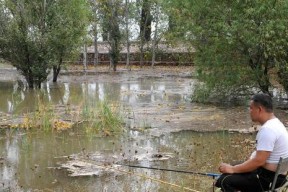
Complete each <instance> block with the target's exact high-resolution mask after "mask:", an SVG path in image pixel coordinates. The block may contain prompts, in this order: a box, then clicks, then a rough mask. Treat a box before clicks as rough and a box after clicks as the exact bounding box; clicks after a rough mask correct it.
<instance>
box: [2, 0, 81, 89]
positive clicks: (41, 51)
mask: <svg viewBox="0 0 288 192" xmlns="http://www.w3.org/2000/svg"><path fill="white" fill-rule="evenodd" d="M1 2H2V4H1V10H0V12H1V14H0V15H1V17H2V16H4V19H1V27H2V28H1V30H0V33H1V34H0V57H2V58H3V59H5V60H7V61H9V62H11V64H12V65H13V66H15V67H16V68H17V70H18V71H20V73H21V74H22V75H23V76H24V77H25V79H26V81H27V83H28V86H29V88H33V87H34V86H35V85H36V86H37V87H40V86H41V83H42V82H43V81H45V80H46V79H47V76H48V74H49V72H50V70H51V67H52V66H53V68H54V67H55V69H56V71H55V72H56V73H57V75H58V73H59V71H60V65H61V64H62V61H63V59H64V58H66V57H67V56H68V55H69V54H70V53H71V52H72V50H74V49H75V48H76V47H77V46H75V45H77V43H78V41H79V38H80V37H81V35H83V30H85V25H87V23H86V22H85V21H86V19H85V17H86V16H87V14H86V13H87V12H86V1H85V0H72V1H70V0H57V1H56V0H34V1H27V0H17V1H14V0H3V1H1ZM81 22H83V24H81ZM77 25H78V26H77Z"/></svg>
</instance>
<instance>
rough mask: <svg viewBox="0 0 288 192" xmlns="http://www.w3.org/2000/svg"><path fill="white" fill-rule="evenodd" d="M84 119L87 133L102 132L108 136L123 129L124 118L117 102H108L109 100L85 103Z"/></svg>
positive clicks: (83, 109)
mask: <svg viewBox="0 0 288 192" xmlns="http://www.w3.org/2000/svg"><path fill="white" fill-rule="evenodd" d="M82 119H83V121H84V122H86V123H85V125H86V132H87V133H92V132H94V133H100V134H104V135H106V136H110V135H113V134H117V133H120V132H121V131H123V130H124V129H123V127H124V126H123V125H124V120H123V117H122V116H121V113H120V106H119V105H118V104H117V103H110V104H109V103H108V102H107V100H103V101H98V102H97V103H94V104H91V103H85V104H84V106H83V108H82Z"/></svg>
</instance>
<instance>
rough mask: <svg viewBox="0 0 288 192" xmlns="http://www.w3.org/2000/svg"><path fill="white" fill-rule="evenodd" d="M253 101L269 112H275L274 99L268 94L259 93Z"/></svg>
mask: <svg viewBox="0 0 288 192" xmlns="http://www.w3.org/2000/svg"><path fill="white" fill-rule="evenodd" d="M252 101H253V102H254V103H255V104H256V105H261V106H262V107H264V108H265V110H266V111H267V112H270V113H271V112H273V102H272V98H271V97H270V96H269V95H268V94H264V93H259V94H256V95H254V96H253V97H252Z"/></svg>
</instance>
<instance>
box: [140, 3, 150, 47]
mask: <svg viewBox="0 0 288 192" xmlns="http://www.w3.org/2000/svg"><path fill="white" fill-rule="evenodd" d="M150 7H151V2H150V0H143V4H142V11H141V20H140V36H141V38H143V39H144V41H145V42H147V41H150V40H151V23H152V15H151V13H150Z"/></svg>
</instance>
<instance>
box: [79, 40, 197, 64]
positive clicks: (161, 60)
mask: <svg viewBox="0 0 288 192" xmlns="http://www.w3.org/2000/svg"><path fill="white" fill-rule="evenodd" d="M151 47H152V46H151V45H148V46H147V45H145V46H144V57H143V63H144V64H150V63H151V60H152V48H151ZM109 48H110V47H109V44H108V43H107V42H98V49H97V51H98V60H99V64H105V63H110V59H109ZM194 52H195V49H194V48H193V47H189V48H188V47H187V46H184V45H183V44H178V45H174V44H173V45H172V44H168V43H165V42H160V43H158V45H157V47H156V58H155V62H156V64H193V53H194ZM94 53H95V49H94V46H90V47H88V48H87V64H94ZM126 57H127V47H126V45H124V44H123V46H122V49H121V51H120V60H119V64H125V63H126ZM82 62H83V52H82V53H81V56H80V60H79V63H82ZM139 62H140V45H139V43H138V42H136V41H134V42H131V45H130V63H131V64H139Z"/></svg>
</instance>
